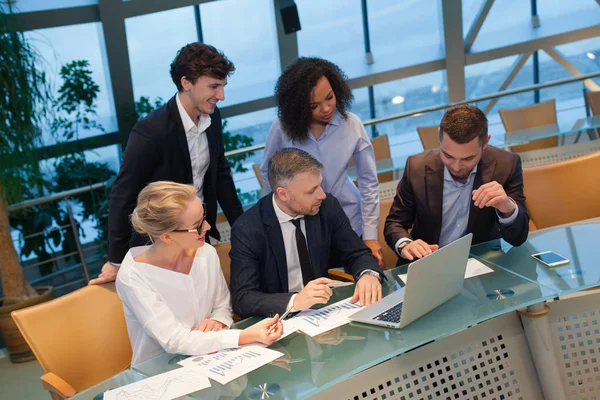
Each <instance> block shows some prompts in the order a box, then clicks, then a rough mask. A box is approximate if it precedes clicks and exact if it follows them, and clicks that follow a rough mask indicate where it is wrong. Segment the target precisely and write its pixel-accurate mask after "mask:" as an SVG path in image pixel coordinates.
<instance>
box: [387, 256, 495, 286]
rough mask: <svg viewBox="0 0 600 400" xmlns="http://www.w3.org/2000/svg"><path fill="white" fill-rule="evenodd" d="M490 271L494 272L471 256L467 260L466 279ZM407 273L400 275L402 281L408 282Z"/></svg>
mask: <svg viewBox="0 0 600 400" xmlns="http://www.w3.org/2000/svg"><path fill="white" fill-rule="evenodd" d="M490 272H494V270H493V269H491V268H490V267H488V266H487V265H485V264H483V263H482V262H480V261H478V260H476V259H474V258H469V260H468V261H467V270H466V271H465V279H468V278H472V277H474V276H478V275H484V274H489V273H490ZM407 275H408V274H400V275H398V277H399V278H400V279H402V282H404V283H406V281H407Z"/></svg>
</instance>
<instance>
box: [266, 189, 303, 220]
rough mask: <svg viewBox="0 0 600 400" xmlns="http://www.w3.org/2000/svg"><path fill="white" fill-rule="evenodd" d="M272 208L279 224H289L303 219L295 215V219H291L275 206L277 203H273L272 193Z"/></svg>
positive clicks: (301, 216)
mask: <svg viewBox="0 0 600 400" xmlns="http://www.w3.org/2000/svg"><path fill="white" fill-rule="evenodd" d="M273 208H274V209H275V215H276V216H277V221H279V223H280V224H283V223H284V222H289V221H291V220H293V219H300V218H304V215H296V216H295V217H291V216H289V215H288V214H287V213H286V212H284V211H283V210H282V209H281V208H279V206H278V205H277V202H276V201H275V193H273Z"/></svg>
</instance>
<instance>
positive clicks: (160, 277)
mask: <svg viewBox="0 0 600 400" xmlns="http://www.w3.org/2000/svg"><path fill="white" fill-rule="evenodd" d="M148 248H149V246H142V247H134V248H132V249H130V250H129V252H127V255H126V256H125V259H124V260H123V263H122V264H121V267H120V268H119V273H118V275H117V281H116V287H117V293H118V294H119V297H120V298H121V300H122V301H123V308H124V310H125V321H126V323H127V330H128V331H129V340H130V341H131V347H132V348H133V357H132V359H131V365H136V364H139V363H140V362H143V361H145V360H147V359H149V358H151V357H153V356H155V355H158V354H160V353H162V352H163V351H166V352H168V353H172V354H187V355H197V354H205V353H209V352H211V351H216V350H220V349H225V348H231V347H237V346H238V341H239V336H240V330H222V331H217V332H200V331H194V330H193V329H194V328H195V327H196V326H198V325H199V324H200V323H201V322H202V320H204V319H214V320H217V321H219V322H222V323H223V324H225V325H226V326H228V327H229V326H231V324H232V322H233V319H232V317H231V300H230V295H229V288H228V287H227V283H226V282H225V278H224V277H223V272H222V271H221V266H220V264H219V256H218V255H217V251H216V250H215V248H214V247H212V246H211V245H209V244H204V246H202V247H200V248H199V249H198V251H197V252H196V255H195V257H194V261H193V263H192V267H191V269H190V273H189V274H188V275H185V274H182V273H180V272H175V271H170V270H167V269H164V268H159V267H157V266H154V265H151V264H146V263H142V262H137V261H135V260H134V257H136V256H138V255H139V254H141V253H143V252H144V251H146V250H147V249H148Z"/></svg>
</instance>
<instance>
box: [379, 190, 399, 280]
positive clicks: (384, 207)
mask: <svg viewBox="0 0 600 400" xmlns="http://www.w3.org/2000/svg"><path fill="white" fill-rule="evenodd" d="M393 201H394V198H393V197H391V198H389V199H383V200H381V201H380V202H379V227H378V228H377V240H378V241H379V244H380V245H381V248H382V252H383V263H384V266H385V269H390V268H394V267H395V266H396V263H397V262H398V255H397V254H396V252H395V251H394V250H392V249H391V248H390V246H388V245H387V244H386V243H385V237H384V236H383V228H384V226H385V219H386V218H387V216H388V215H389V213H390V208H391V207H392V203H393Z"/></svg>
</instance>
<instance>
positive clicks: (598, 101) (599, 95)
mask: <svg viewBox="0 0 600 400" xmlns="http://www.w3.org/2000/svg"><path fill="white" fill-rule="evenodd" d="M585 99H586V100H587V104H588V106H589V107H590V109H591V110H592V115H600V91H599V92H585Z"/></svg>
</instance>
